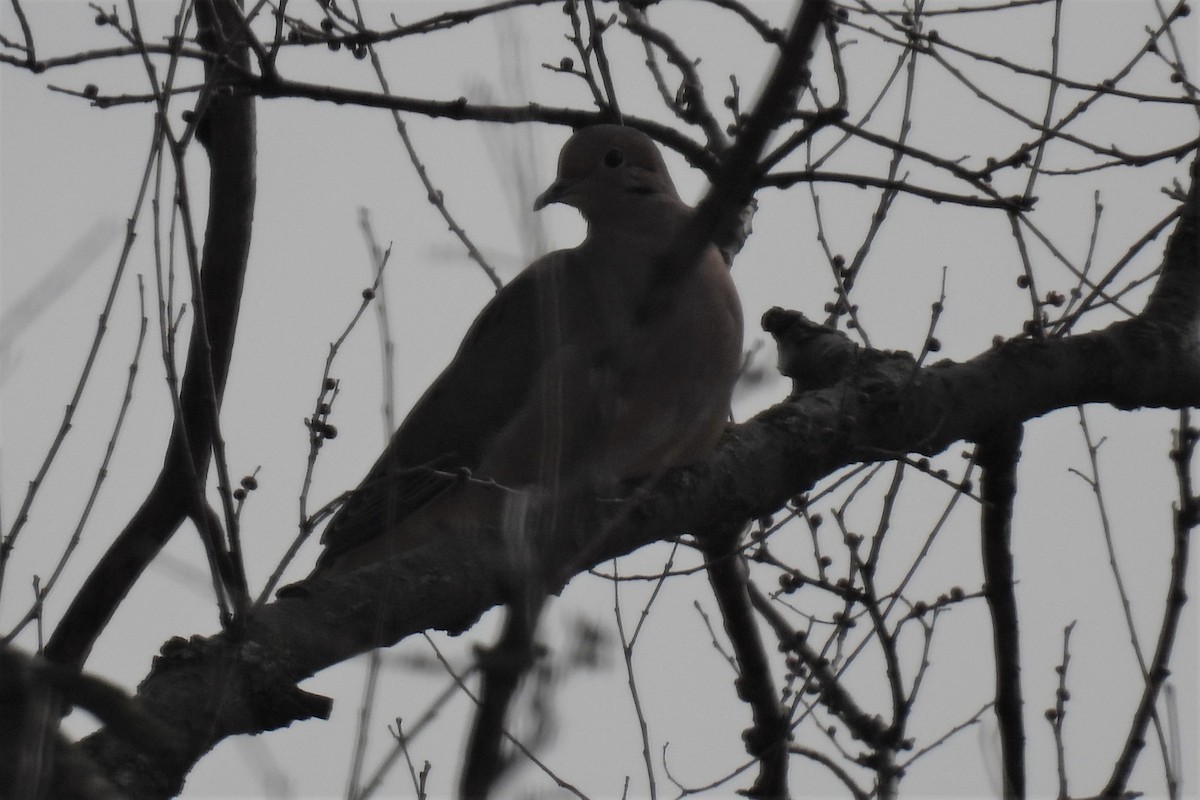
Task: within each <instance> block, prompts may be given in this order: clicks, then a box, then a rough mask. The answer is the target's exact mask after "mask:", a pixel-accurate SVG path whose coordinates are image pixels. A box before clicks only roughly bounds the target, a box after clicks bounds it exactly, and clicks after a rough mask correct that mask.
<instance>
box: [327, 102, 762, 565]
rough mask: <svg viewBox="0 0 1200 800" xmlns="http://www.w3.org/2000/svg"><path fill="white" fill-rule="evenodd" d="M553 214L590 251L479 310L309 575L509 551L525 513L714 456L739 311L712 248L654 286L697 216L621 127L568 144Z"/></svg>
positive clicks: (546, 198) (736, 364)
mask: <svg viewBox="0 0 1200 800" xmlns="http://www.w3.org/2000/svg"><path fill="white" fill-rule="evenodd" d="M551 204H564V205H566V206H570V207H573V208H575V209H576V210H577V211H578V212H579V213H580V214H581V215H582V217H583V218H584V220H585V221H586V223H587V233H586V236H585V238H584V239H583V241H582V242H581V243H580V244H579V245H578V246H576V247H574V248H572V249H565V250H558V251H555V252H551V253H549V254H547V255H544V256H541V257H540V258H538V259H536V260H535V261H534V262H533V263H531V264H530V265H529V266H528V267H526V268H525V269H524V270H522V271H521V272H520V273H519V274H518V275H517V276H516V277H514V278H513V279H512V280H511V281H510V282H509V283H507V284H506V285H505V286H504V287H503V288H502V289H500V290H499V291H498V292H497V293H496V294H495V295H494V296H493V298H492V299H491V300H490V302H488V303H487V305H486V306H485V307H484V308H483V310H482V311H481V312H480V314H479V316H478V317H477V318H476V319H475V321H474V322H473V323H472V324H471V326H470V328H469V330H468V331H467V334H466V336H465V337H464V339H463V341H462V343H461V345H460V346H459V348H458V351H457V353H456V354H455V356H454V358H453V359H452V360H451V361H450V363H449V365H448V366H447V367H446V368H445V369H444V371H443V372H442V373H441V374H440V375H439V377H438V378H437V379H436V380H435V381H434V382H433V383H432V384H431V385H430V387H429V388H428V389H427V390H426V392H425V393H424V394H423V395H422V396H421V398H420V399H419V400H418V401H417V403H416V404H415V405H414V406H413V408H412V410H411V411H410V412H409V414H408V415H407V416H406V417H405V419H404V421H403V422H402V423H401V424H400V426H399V428H398V429H397V430H396V431H395V433H394V434H393V436H392V437H391V440H390V441H389V443H388V445H387V447H386V448H385V450H384V451H383V453H382V454H381V455H380V456H379V458H378V460H377V461H376V462H375V464H374V466H373V467H372V468H371V469H370V471H369V472H368V473H367V475H366V477H365V478H364V479H363V481H362V482H361V483H360V485H359V486H358V487H357V488H356V489H355V490H353V491H352V492H351V493H350V494H349V495H348V497H347V498H346V500H345V501H344V503H343V504H342V505H341V507H340V508H339V509H338V510H337V511H336V512H335V513H334V515H333V516H332V518H331V519H330V522H329V524H328V525H327V526H326V529H325V531H324V532H323V535H322V543H323V544H324V550H323V552H322V553H321V554H320V556H319V557H318V560H317V567H316V570H315V572H314V574H336V573H339V572H342V571H345V570H350V569H355V568H358V567H361V566H363V565H366V564H371V563H374V562H377V561H380V560H382V559H387V558H392V557H395V556H397V555H402V554H403V553H405V552H408V551H410V550H412V549H413V548H415V547H420V546H423V545H424V544H427V543H429V542H430V541H433V540H434V539H436V538H437V537H440V536H445V535H449V534H451V533H453V532H454V531H455V530H461V529H463V528H465V527H469V526H472V525H476V526H484V527H489V528H493V529H495V530H497V531H500V532H501V535H504V534H503V532H504V531H505V530H511V529H512V528H513V527H514V523H513V515H514V509H516V512H515V513H516V514H517V517H518V519H517V522H516V523H515V527H517V528H520V527H521V525H522V524H524V523H522V522H521V518H522V515H523V514H524V515H528V513H529V509H530V507H531V505H530V502H531V498H532V501H533V506H536V507H537V508H541V509H542V510H543V512H544V510H545V508H547V507H556V504H561V503H559V501H562V502H566V501H565V498H570V497H578V496H581V495H586V494H601V493H604V492H610V491H613V490H614V489H615V488H616V487H618V486H620V485H624V484H626V483H627V482H630V481H639V480H643V481H644V480H649V479H652V478H653V477H654V476H657V475H660V474H662V473H663V472H664V471H666V470H670V469H672V468H675V467H680V466H684V465H688V464H691V463H693V462H696V461H698V460H700V459H702V458H703V457H704V456H705V455H707V454H708V453H709V452H710V451H711V450H712V449H713V448H714V447H715V445H716V443H717V441H718V439H719V438H720V436H721V434H722V432H723V431H724V429H725V427H726V425H727V423H728V419H729V414H730V402H731V397H732V393H733V387H734V384H735V382H736V381H737V377H738V373H739V369H740V366H741V362H742V324H743V321H742V307H741V302H740V300H739V297H738V293H737V289H736V287H735V286H734V282H733V280H732V277H731V276H730V270H729V266H728V265H727V264H726V262H725V260H724V259H723V258H722V257H721V255H720V253H719V252H718V250H717V249H716V248H715V247H714V246H712V245H711V244H708V245H707V246H706V247H705V248H704V249H703V251H702V252H701V255H700V256H699V258H698V259H697V260H696V261H695V262H694V263H693V264H691V265H688V266H687V267H686V268H685V269H684V270H683V271H682V272H678V273H672V277H671V279H670V280H663V279H662V276H663V275H664V274H665V273H664V265H665V264H666V263H667V260H668V258H669V256H670V247H671V243H672V241H673V239H674V236H675V234H676V232H677V231H678V230H679V229H680V227H681V225H682V224H683V223H684V222H685V221H686V220H687V219H688V216H689V214H690V213H691V207H690V206H688V205H687V204H686V203H684V202H683V200H681V199H680V196H679V193H678V191H677V190H676V188H675V184H674V182H673V181H672V180H671V176H670V174H669V172H668V170H667V165H666V162H665V161H664V159H663V156H662V153H661V152H660V151H659V149H658V147H657V145H656V144H655V143H654V141H653V140H652V139H651V138H650V137H649V136H648V135H646V134H645V133H643V132H641V131H639V130H637V129H635V128H633V127H629V126H625V125H615V124H602V125H593V126H589V127H584V128H580V129H578V130H576V131H575V132H574V133H573V134H572V135H571V136H570V137H569V139H568V140H567V142H566V144H565V145H564V146H563V148H562V150H561V153H560V155H559V159H558V168H557V176H556V178H555V179H554V181H553V182H552V183H551V185H550V186H549V187H548V188H547V189H546V190H545V192H543V193H542V194H541V195H540V196H539V197H538V198H537V199H536V200H535V202H534V204H533V209H534V211H540V210H541V209H543V208H545V207H547V206H549V205H551ZM543 518H545V514H544V513H543ZM525 544H526V545H527V546H529V545H530V543H529V542H525ZM534 544H536V543H534Z"/></svg>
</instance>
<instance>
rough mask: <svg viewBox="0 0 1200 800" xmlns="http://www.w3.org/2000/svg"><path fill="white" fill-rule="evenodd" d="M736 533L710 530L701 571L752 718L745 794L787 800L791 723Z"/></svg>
mask: <svg viewBox="0 0 1200 800" xmlns="http://www.w3.org/2000/svg"><path fill="white" fill-rule="evenodd" d="M741 530H742V526H733V525H728V526H726V527H725V528H724V529H722V530H719V531H716V532H709V534H708V535H707V536H706V539H708V541H707V542H706V544H705V548H704V567H705V569H706V570H707V572H708V581H709V583H710V584H711V585H712V589H713V595H714V596H716V598H717V605H718V607H720V609H721V619H722V621H723V622H724V623H725V633H726V634H727V635H728V636H729V641H730V643H731V644H732V645H733V652H734V654H735V655H736V657H737V667H738V676H737V679H736V685H737V692H738V697H739V698H741V699H742V700H743V701H745V702H746V703H747V704H749V706H750V710H751V712H752V714H753V719H754V724H753V726H751V727H750V728H748V729H746V730H745V731H743V732H742V740H743V741H744V742H745V743H746V751H747V752H748V753H750V755H752V756H753V757H755V758H756V759H758V777H757V778H756V779H755V781H754V785H753V786H751V787H750V789H749V790H747V791H746V793H745V794H746V796H747V797H755V798H787V797H789V796H790V795H789V793H788V780H787V776H788V760H789V759H788V740H789V738H790V734H791V730H790V726H789V722H790V721H789V719H788V714H787V710H786V709H785V708H784V707H783V706H782V705H781V703H780V701H779V691H778V690H777V689H776V688H775V680H774V678H773V677H772V675H771V662H770V660H769V658H768V657H767V649H766V647H765V646H764V644H763V639H762V636H761V635H759V632H758V621H757V619H756V617H755V616H754V610H753V606H752V605H751V602H750V594H749V592H748V591H747V588H746V587H747V582H748V581H749V579H750V572H749V569H748V568H747V566H746V561H745V556H744V555H743V554H742V551H741V548H740V546H739V544H740V542H739V539H740V533H741Z"/></svg>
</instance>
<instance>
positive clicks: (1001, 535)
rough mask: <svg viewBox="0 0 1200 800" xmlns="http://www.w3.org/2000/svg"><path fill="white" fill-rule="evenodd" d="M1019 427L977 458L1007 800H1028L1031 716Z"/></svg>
mask: <svg viewBox="0 0 1200 800" xmlns="http://www.w3.org/2000/svg"><path fill="white" fill-rule="evenodd" d="M1022 435H1023V431H1022V429H1021V427H1020V426H1019V425H1007V426H998V427H997V430H996V433H995V434H994V435H992V436H990V437H988V438H987V439H984V440H983V441H981V442H980V443H979V447H978V448H976V450H975V460H976V462H977V463H978V464H979V467H980V469H981V470H982V471H983V476H982V480H981V482H980V484H981V485H980V489H981V491H982V494H983V513H982V522H981V525H980V533H981V537H980V538H981V545H982V550H983V579H984V596H985V597H986V598H987V603H988V610H989V611H990V612H991V615H992V641H993V643H994V649H995V658H994V660H995V665H996V700H995V705H994V708H995V710H996V719H997V721H998V722H999V729H1000V749H1001V765H1002V770H1003V787H1004V797H1005V798H1006V800H1022V799H1023V798H1024V797H1025V716H1024V709H1023V708H1022V703H1023V701H1022V699H1021V647H1020V642H1021V640H1020V630H1019V627H1018V615H1017V596H1016V592H1015V589H1014V587H1015V583H1014V577H1013V554H1012V515H1013V499H1014V498H1015V497H1016V494H1017V465H1018V463H1019V462H1020V460H1021V438H1022Z"/></svg>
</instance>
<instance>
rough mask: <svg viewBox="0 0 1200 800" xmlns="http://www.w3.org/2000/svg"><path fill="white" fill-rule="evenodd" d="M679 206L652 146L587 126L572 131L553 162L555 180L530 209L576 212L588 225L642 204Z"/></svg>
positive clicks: (614, 128)
mask: <svg viewBox="0 0 1200 800" xmlns="http://www.w3.org/2000/svg"><path fill="white" fill-rule="evenodd" d="M646 199H650V200H658V201H661V200H668V201H671V202H674V203H678V202H680V201H679V193H678V192H677V191H676V190H675V184H674V183H672V182H671V176H670V174H669V173H668V172H667V165H666V162H664V161H663V157H662V154H661V153H659V151H658V147H656V146H655V144H654V141H653V140H652V139H651V138H650V137H649V136H647V135H646V134H644V133H642V132H641V131H639V130H635V129H633V128H627V127H624V126H622V125H593V126H591V127H588V128H581V129H580V130H578V131H576V132H575V134H574V135H573V136H571V138H570V139H568V140H567V143H566V144H565V145H563V149H562V153H560V154H559V157H558V177H557V178H556V179H555V180H554V183H552V184H550V187H549V188H548V189H546V191H545V192H543V193H542V194H541V195H540V196H539V197H538V198H537V200H535V201H534V203H533V209H534V211H538V210H541V209H542V208H545V207H546V206H548V205H550V204H551V203H564V204H566V205H569V206H573V207H575V208H577V209H579V212H580V213H581V214H583V217H584V219H586V220H587V221H588V222H590V223H599V224H603V223H604V222H605V221H606V218H617V217H622V216H625V215H627V214H629V213H631V212H632V213H636V209H637V208H638V207H639V206H641V205H642V201H644V200H646Z"/></svg>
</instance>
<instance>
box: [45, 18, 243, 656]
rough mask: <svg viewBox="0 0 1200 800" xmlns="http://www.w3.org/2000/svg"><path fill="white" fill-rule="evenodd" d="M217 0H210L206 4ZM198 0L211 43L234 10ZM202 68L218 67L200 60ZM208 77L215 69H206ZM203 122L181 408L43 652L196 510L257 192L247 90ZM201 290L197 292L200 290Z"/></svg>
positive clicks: (60, 644) (120, 589)
mask: <svg viewBox="0 0 1200 800" xmlns="http://www.w3.org/2000/svg"><path fill="white" fill-rule="evenodd" d="M210 2H211V3H215V5H210ZM210 2H202V3H198V4H197V18H198V21H199V22H200V26H201V32H202V36H205V37H208V40H207V44H208V45H209V46H210V49H213V50H215V49H218V45H217V42H218V41H219V40H220V36H219V34H218V33H217V32H216V31H217V30H218V29H220V28H221V27H222V25H221V24H220V23H218V20H217V18H218V17H224V18H225V19H224V25H223V27H224V29H226V30H236V24H234V23H233V22H232V21H231V20H229V19H228V17H230V15H231V14H234V13H236V12H235V10H234V9H233V7H232V5H230V6H227V5H226V3H225V0H210ZM228 58H229V59H231V61H232V62H233V63H239V64H242V65H245V64H248V56H247V54H246V52H245V48H244V47H236V46H235V47H233V48H232V51H231V52H230V54H229V56H228ZM206 69H207V70H208V71H209V72H210V73H211V72H212V71H214V70H216V71H219V70H222V69H224V68H223V67H222V66H220V65H219V64H217V63H214V62H206ZM209 77H210V80H211V81H212V82H218V81H219V75H212V74H210V75H209ZM202 103H204V104H205V105H204V111H203V115H202V117H201V122H200V129H201V130H202V131H203V136H202V137H201V141H202V143H203V144H204V145H205V149H206V151H207V153H208V157H209V163H210V166H211V175H210V182H209V203H208V209H209V211H208V222H207V228H206V235H205V241H204V252H203V255H202V258H201V293H202V295H203V298H202V299H203V302H202V304H199V307H202V308H203V309H204V311H205V319H204V320H203V322H202V323H201V322H197V324H195V325H193V327H192V334H191V341H190V343H189V346H188V355H187V367H186V370H185V372H184V375H183V381H182V389H181V392H180V398H179V401H180V409H181V415H180V416H179V417H177V418H176V420H175V424H174V427H173V428H172V431H171V439H170V444H169V445H168V448H167V453H166V457H165V459H164V463H163V468H162V471H161V472H160V473H159V476H158V479H157V480H156V482H155V484H154V487H153V488H152V489H151V490H150V492H149V494H148V496H147V497H146V499H145V501H143V503H142V505H141V507H140V508H139V509H138V510H137V512H135V514H134V516H133V518H132V519H130V520H129V522H128V523H127V524H126V526H125V528H124V530H122V531H121V533H120V534H119V535H118V536H117V538H116V540H115V541H114V542H113V544H112V546H111V547H110V548H109V550H108V552H107V553H105V555H104V557H103V558H102V559H101V560H100V563H99V564H97V565H96V568H95V569H94V570H93V571H92V574H91V575H90V576H89V577H88V580H87V581H86V582H85V583H84V585H83V587H82V588H81V589H80V590H79V592H78V593H77V594H76V595H75V597H74V599H73V601H72V603H71V606H70V607H69V608H68V609H67V612H66V614H65V615H64V616H63V619H62V620H61V622H60V623H59V625H58V627H57V628H56V629H55V631H54V634H53V635H52V636H51V638H50V641H49V642H48V644H47V646H46V657H47V658H48V659H50V660H52V661H55V662H57V663H59V664H63V665H66V666H71V667H74V668H76V669H79V668H81V667H82V666H83V663H84V661H85V660H86V659H87V656H88V653H89V652H90V651H91V648H92V645H93V644H94V643H95V641H96V638H97V637H98V636H99V635H100V632H101V631H102V630H103V629H104V626H105V625H106V624H107V623H108V620H109V619H110V618H111V617H112V614H113V612H114V611H115V610H116V608H117V606H118V605H119V604H120V603H121V601H122V600H123V599H124V597H125V595H126V593H127V592H128V591H129V589H130V587H131V586H132V585H133V583H134V582H135V581H136V580H137V578H138V576H140V575H141V573H142V571H143V570H144V569H145V568H146V565H147V564H149V563H150V561H151V560H152V559H153V558H154V556H155V555H157V554H158V551H159V550H160V549H161V548H162V546H163V545H164V544H165V543H166V541H167V540H168V539H169V538H170V537H171V535H172V534H173V533H174V532H175V531H176V530H177V529H178V528H179V526H180V524H182V522H183V520H184V519H185V518H186V517H187V516H188V515H189V514H190V513H193V511H194V509H193V508H192V500H191V498H192V497H193V496H194V492H192V491H189V489H188V488H187V487H189V486H193V485H194V484H195V482H196V481H197V480H199V481H202V480H203V477H204V476H205V474H206V473H207V471H208V464H209V460H210V456H211V450H210V442H211V440H212V435H213V431H214V430H215V426H216V419H215V418H214V417H213V412H212V408H213V404H214V401H215V403H216V404H217V405H219V404H220V401H221V397H222V395H223V394H224V390H225V379H226V377H227V376H228V374H229V361H230V357H231V355H232V352H233V342H234V333H235V331H236V329H237V319H238V309H239V307H240V302H241V294H242V281H243V278H244V275H245V270H246V262H247V258H248V255H249V250H250V234H251V230H252V221H253V216H254V195H255V128H254V125H255V123H254V100H253V98H250V97H230V96H223V95H220V94H218V93H214V94H213V95H211V96H207V97H202ZM197 299H198V300H199V299H200V298H197Z"/></svg>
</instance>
